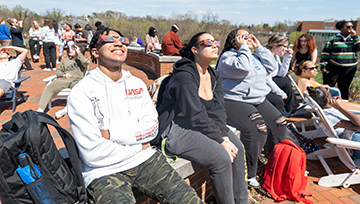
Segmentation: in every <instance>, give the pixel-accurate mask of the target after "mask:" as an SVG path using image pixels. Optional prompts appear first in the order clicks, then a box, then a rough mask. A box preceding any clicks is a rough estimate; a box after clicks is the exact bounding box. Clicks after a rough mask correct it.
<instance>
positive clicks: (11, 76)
mask: <svg viewBox="0 0 360 204" xmlns="http://www.w3.org/2000/svg"><path fill="white" fill-rule="evenodd" d="M10 50H14V51H16V52H17V53H20V54H19V55H18V56H17V57H16V58H15V59H13V60H11V61H9V59H10V55H9V51H10ZM27 53H28V50H27V49H25V48H21V47H16V46H5V47H1V48H0V97H1V96H3V95H4V94H5V93H7V92H8V91H9V90H10V89H13V88H14V85H15V84H14V81H15V80H17V79H18V73H19V70H20V69H21V65H22V63H23V62H24V61H25V59H26V55H27Z"/></svg>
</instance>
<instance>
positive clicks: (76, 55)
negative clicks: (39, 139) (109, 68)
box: [37, 44, 90, 112]
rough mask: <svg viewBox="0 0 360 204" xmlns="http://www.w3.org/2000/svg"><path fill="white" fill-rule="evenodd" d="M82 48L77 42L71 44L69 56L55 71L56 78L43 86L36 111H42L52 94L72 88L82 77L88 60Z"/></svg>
mask: <svg viewBox="0 0 360 204" xmlns="http://www.w3.org/2000/svg"><path fill="white" fill-rule="evenodd" d="M83 49H84V48H83V47H82V46H80V45H78V44H74V45H73V46H72V49H71V51H70V53H69V56H70V57H69V58H65V59H64V60H62V61H61V64H60V66H59V68H58V69H57V71H56V76H57V77H58V80H56V81H54V82H52V83H51V84H49V85H47V86H45V88H44V91H43V93H42V94H41V98H40V102H39V108H38V110H37V111H40V112H44V110H45V108H46V105H47V104H48V103H49V101H50V100H51V97H52V96H53V95H54V94H57V93H59V92H60V91H61V90H63V89H64V88H73V87H74V86H75V85H76V84H77V83H78V82H79V81H80V80H81V79H82V78H83V77H84V73H85V72H86V70H87V67H88V65H89V63H90V62H89V60H87V59H86V58H85V57H84V55H83V54H81V53H82V51H83Z"/></svg>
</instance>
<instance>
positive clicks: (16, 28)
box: [7, 18, 34, 70]
mask: <svg viewBox="0 0 360 204" xmlns="http://www.w3.org/2000/svg"><path fill="white" fill-rule="evenodd" d="M7 22H8V23H9V24H10V26H11V27H10V33H11V39H12V41H11V44H12V46H16V47H23V48H24V47H25V43H24V37H23V34H22V32H23V21H22V20H17V19H16V18H8V19H7ZM16 55H17V56H19V55H20V53H19V52H16ZM24 65H25V67H26V68H24V67H23V68H22V69H26V70H33V69H34V68H32V66H31V64H30V61H29V59H28V58H27V57H26V58H25V61H24Z"/></svg>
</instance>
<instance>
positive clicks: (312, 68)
mask: <svg viewBox="0 0 360 204" xmlns="http://www.w3.org/2000/svg"><path fill="white" fill-rule="evenodd" d="M305 69H310V70H314V69H317V67H310V68H305Z"/></svg>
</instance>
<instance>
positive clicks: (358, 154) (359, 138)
mask: <svg viewBox="0 0 360 204" xmlns="http://www.w3.org/2000/svg"><path fill="white" fill-rule="evenodd" d="M351 140H352V141H356V142H360V132H355V133H354V135H353V136H352V138H351ZM353 152H354V154H353V156H354V157H355V158H357V159H359V158H360V150H353Z"/></svg>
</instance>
